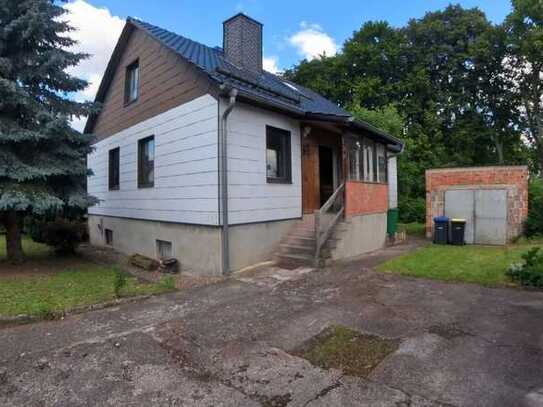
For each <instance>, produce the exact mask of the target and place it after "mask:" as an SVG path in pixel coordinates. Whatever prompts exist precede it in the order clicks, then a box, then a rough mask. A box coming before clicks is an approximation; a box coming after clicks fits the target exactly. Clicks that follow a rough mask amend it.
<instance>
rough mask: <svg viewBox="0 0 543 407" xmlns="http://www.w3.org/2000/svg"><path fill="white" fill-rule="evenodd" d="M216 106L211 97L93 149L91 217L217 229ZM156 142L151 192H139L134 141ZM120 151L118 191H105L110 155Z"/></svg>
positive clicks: (131, 129) (90, 158)
mask: <svg viewBox="0 0 543 407" xmlns="http://www.w3.org/2000/svg"><path fill="white" fill-rule="evenodd" d="M217 126H218V102H217V100H216V99H215V98H213V97H212V96H210V95H204V96H201V97H199V98H197V99H195V100H192V101H190V102H188V103H185V104H183V105H181V106H178V107H175V108H173V109H171V110H169V111H167V112H164V113H161V114H159V115H157V116H154V117H152V118H151V119H148V120H145V121H143V122H141V123H138V124H137V125H135V126H132V127H130V128H128V129H125V130H123V131H121V132H119V133H117V134H115V135H113V136H111V137H108V138H107V139H105V140H102V141H100V142H98V143H97V144H95V151H94V152H93V153H92V154H90V155H89V157H88V166H89V168H91V169H92V170H93V171H94V176H91V177H89V179H88V191H89V193H90V194H91V195H94V196H96V197H97V198H99V199H100V200H102V202H100V204H98V205H96V206H94V207H92V208H89V214H93V215H107V216H117V217H127V218H136V219H147V220H157V221H169V222H180V223H192V224H203V225H217V224H218V220H219V216H218V209H219V208H218V160H217V151H218V150H217V140H218V137H217V132H218V128H217ZM151 135H154V136H155V182H154V188H142V189H138V185H137V150H138V140H139V139H142V138H144V137H148V136H151ZM115 147H120V189H119V190H118V191H109V190H108V152H109V150H110V149H112V148H115ZM234 153H235V150H234Z"/></svg>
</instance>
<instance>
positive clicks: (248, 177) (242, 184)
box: [228, 103, 302, 224]
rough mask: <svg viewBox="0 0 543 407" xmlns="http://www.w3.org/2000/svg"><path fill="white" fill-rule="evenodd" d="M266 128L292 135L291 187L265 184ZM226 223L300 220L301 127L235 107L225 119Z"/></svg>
mask: <svg viewBox="0 0 543 407" xmlns="http://www.w3.org/2000/svg"><path fill="white" fill-rule="evenodd" d="M266 125H269V126H273V127H277V128H280V129H284V130H288V131H290V133H291V154H292V184H268V183H267V181H266ZM228 184H229V191H228V195H229V201H228V202H229V204H228V205H229V211H228V212H229V223H230V224H241V223H249V222H263V221H272V220H280V219H292V218H299V217H301V216H302V181H301V150H300V123H299V122H298V121H297V120H294V119H290V118H289V117H287V116H285V115H281V114H277V113H273V112H269V111H265V110H261V109H258V108H253V107H251V106H248V105H246V104H242V103H238V104H236V106H235V107H234V110H233V111H232V113H231V114H230V116H229V119H228Z"/></svg>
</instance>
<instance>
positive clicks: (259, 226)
mask: <svg viewBox="0 0 543 407" xmlns="http://www.w3.org/2000/svg"><path fill="white" fill-rule="evenodd" d="M298 221H299V220H298V219H290V220H282V221H275V222H259V223H248V224H244V225H231V226H230V228H229V231H230V270H239V269H242V268H244V267H247V266H250V265H252V264H256V263H260V262H262V261H266V260H270V259H271V257H272V255H273V253H274V252H275V250H276V249H277V248H278V246H279V243H280V242H281V240H282V239H283V238H284V237H285V236H286V235H287V234H288V233H289V232H290V230H291V229H292V227H293V226H294V225H296V223H297V222H298Z"/></svg>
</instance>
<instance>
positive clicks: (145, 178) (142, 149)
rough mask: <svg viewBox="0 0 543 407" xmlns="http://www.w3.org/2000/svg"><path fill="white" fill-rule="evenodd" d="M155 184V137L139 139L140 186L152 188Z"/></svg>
mask: <svg viewBox="0 0 543 407" xmlns="http://www.w3.org/2000/svg"><path fill="white" fill-rule="evenodd" d="M154 184H155V137H154V136H150V137H146V138H144V139H141V140H139V141H138V188H152V187H153V186H154Z"/></svg>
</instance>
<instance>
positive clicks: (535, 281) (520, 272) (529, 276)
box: [507, 247, 543, 287]
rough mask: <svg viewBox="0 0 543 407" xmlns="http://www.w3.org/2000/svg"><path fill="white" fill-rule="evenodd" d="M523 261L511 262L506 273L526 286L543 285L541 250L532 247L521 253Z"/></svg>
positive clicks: (542, 251) (542, 256) (542, 253)
mask: <svg viewBox="0 0 543 407" xmlns="http://www.w3.org/2000/svg"><path fill="white" fill-rule="evenodd" d="M522 259H523V260H524V262H522V263H513V264H511V266H509V269H508V270H507V275H508V276H509V277H510V278H511V279H512V280H513V281H518V282H519V283H520V284H522V285H523V286H527V287H543V250H541V249H540V248H539V247H534V248H533V249H530V250H529V251H528V252H526V253H524V254H523V255H522Z"/></svg>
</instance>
